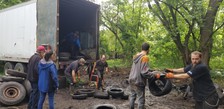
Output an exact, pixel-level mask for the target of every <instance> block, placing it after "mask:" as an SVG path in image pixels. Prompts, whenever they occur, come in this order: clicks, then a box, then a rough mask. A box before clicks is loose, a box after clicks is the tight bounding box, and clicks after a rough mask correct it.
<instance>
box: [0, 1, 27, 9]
mask: <svg viewBox="0 0 224 109" xmlns="http://www.w3.org/2000/svg"><path fill="white" fill-rule="evenodd" d="M25 1H29V0H0V10H1V9H4V8H8V7H10V6H13V5H16V4H19V3H22V2H25Z"/></svg>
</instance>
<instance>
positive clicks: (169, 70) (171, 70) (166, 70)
mask: <svg viewBox="0 0 224 109" xmlns="http://www.w3.org/2000/svg"><path fill="white" fill-rule="evenodd" d="M164 70H165V72H172V73H173V69H169V68H165V69H164Z"/></svg>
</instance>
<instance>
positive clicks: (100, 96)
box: [93, 92, 110, 99]
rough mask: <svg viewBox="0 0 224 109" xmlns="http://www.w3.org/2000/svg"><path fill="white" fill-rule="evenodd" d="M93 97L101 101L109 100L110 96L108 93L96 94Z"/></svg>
mask: <svg viewBox="0 0 224 109" xmlns="http://www.w3.org/2000/svg"><path fill="white" fill-rule="evenodd" d="M93 97H94V98H99V99H109V98H110V95H109V94H108V93H106V92H95V93H94V95H93Z"/></svg>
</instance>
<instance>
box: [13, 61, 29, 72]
mask: <svg viewBox="0 0 224 109" xmlns="http://www.w3.org/2000/svg"><path fill="white" fill-rule="evenodd" d="M14 70H17V71H20V72H25V73H26V71H27V67H26V65H25V64H23V63H16V65H15V67H14Z"/></svg>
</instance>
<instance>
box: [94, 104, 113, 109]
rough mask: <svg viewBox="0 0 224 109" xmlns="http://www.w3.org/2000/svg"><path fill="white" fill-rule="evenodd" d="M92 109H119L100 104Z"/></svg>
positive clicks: (110, 105)
mask: <svg viewBox="0 0 224 109" xmlns="http://www.w3.org/2000/svg"><path fill="white" fill-rule="evenodd" d="M91 109H117V107H116V106H114V105H112V104H98V105H95V106H93V107H92V108H91Z"/></svg>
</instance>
